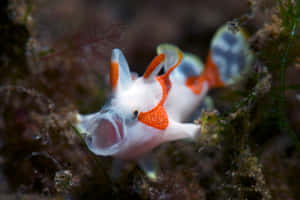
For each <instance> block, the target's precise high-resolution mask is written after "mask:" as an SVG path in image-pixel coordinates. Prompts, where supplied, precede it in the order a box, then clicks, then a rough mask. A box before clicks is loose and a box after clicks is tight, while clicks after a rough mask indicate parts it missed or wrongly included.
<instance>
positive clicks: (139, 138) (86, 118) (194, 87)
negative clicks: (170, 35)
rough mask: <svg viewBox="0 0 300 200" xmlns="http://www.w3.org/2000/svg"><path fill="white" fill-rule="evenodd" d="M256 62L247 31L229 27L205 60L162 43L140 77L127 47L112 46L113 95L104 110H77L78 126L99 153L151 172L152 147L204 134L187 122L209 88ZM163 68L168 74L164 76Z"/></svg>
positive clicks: (220, 32) (233, 79) (237, 75)
mask: <svg viewBox="0 0 300 200" xmlns="http://www.w3.org/2000/svg"><path fill="white" fill-rule="evenodd" d="M252 60H253V56H252V52H251V50H250V48H249V45H248V42H247V37H246V35H245V34H244V32H243V31H242V30H241V29H239V30H238V31H236V32H232V31H231V30H230V29H229V27H228V26H226V25H225V26H223V27H221V28H220V29H219V30H218V31H217V33H216V34H215V36H214V37H213V40H212V42H211V47H210V51H209V52H208V56H207V60H206V63H205V64H203V63H202V62H201V60H200V59H199V58H197V57H196V56H195V55H192V54H189V53H185V52H182V51H181V50H180V49H179V48H178V47H176V46H174V45H170V44H161V45H159V46H158V47H157V56H156V57H155V58H154V59H153V60H152V62H151V63H150V64H149V66H148V68H147V69H146V71H145V73H144V74H143V76H141V77H138V76H136V75H133V74H132V73H131V72H130V69H129V66H128V63H127V61H126V59H125V57H124V55H123V53H122V51H121V50H120V49H113V51H112V57H111V63H110V83H111V89H112V96H111V97H110V98H109V99H108V100H107V102H106V104H105V105H104V106H103V107H102V108H101V109H100V111H98V112H96V113H93V114H88V115H80V114H78V123H77V124H76V127H77V128H78V130H79V132H80V133H81V134H82V135H83V136H84V138H85V142H86V144H87V146H88V148H89V149H90V150H91V151H92V152H93V153H95V154H96V155H100V156H114V157H116V158H119V159H122V160H136V161H138V162H140V163H141V166H142V167H143V168H144V169H146V171H147V170H148V169H147V168H149V167H148V166H146V167H145V165H143V162H144V157H145V156H146V155H147V154H148V153H149V152H150V151H151V150H152V149H153V148H155V147H157V146H158V145H160V144H163V143H165V142H169V141H174V140H179V139H184V138H195V137H201V131H200V125H199V124H194V123H184V121H185V120H186V119H187V118H188V117H189V116H190V115H191V114H192V113H193V112H194V111H195V110H196V109H197V108H198V107H199V105H200V103H201V100H202V99H203V98H204V97H205V96H206V94H207V92H208V91H209V90H210V89H212V88H217V87H224V86H228V85H230V84H233V83H235V82H236V81H238V80H239V79H240V78H241V77H242V75H243V74H244V73H246V72H247V71H249V68H250V66H251V62H252ZM162 69H163V71H164V73H163V74H160V75H159V72H160V71H161V70H162ZM148 171H149V170H148ZM150 171H151V170H150Z"/></svg>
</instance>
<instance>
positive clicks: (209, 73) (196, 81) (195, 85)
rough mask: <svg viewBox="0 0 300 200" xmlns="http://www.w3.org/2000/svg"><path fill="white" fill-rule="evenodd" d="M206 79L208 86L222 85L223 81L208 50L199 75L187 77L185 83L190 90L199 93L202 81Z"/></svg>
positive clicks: (223, 84)
mask: <svg viewBox="0 0 300 200" xmlns="http://www.w3.org/2000/svg"><path fill="white" fill-rule="evenodd" d="M205 81H207V82H208V86H209V88H217V87H224V86H225V83H224V82H223V81H222V80H221V78H220V74H219V70H218V68H217V66H216V65H215V64H214V62H213V60H212V58H211V53H210V52H209V54H208V57H207V61H206V64H205V69H204V71H203V73H202V74H201V75H199V76H192V77H189V78H187V80H186V82H185V84H186V86H187V87H188V88H190V89H191V90H192V92H193V93H194V94H200V93H201V91H202V88H203V83H204V82H205Z"/></svg>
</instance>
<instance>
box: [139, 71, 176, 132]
mask: <svg viewBox="0 0 300 200" xmlns="http://www.w3.org/2000/svg"><path fill="white" fill-rule="evenodd" d="M156 79H157V81H158V82H159V84H160V86H161V88H162V98H161V100H160V102H159V103H158V104H157V106H155V107H154V108H153V109H151V110H150V111H147V112H141V113H140V114H139V116H138V120H139V121H140V122H142V123H144V124H146V125H148V126H152V127H153V128H157V129H160V130H165V129H166V128H167V127H168V124H169V118H168V114H167V111H166V110H165V108H164V106H163V104H164V102H165V101H166V99H167V96H168V92H169V90H170V88H171V81H170V79H169V78H168V76H165V75H162V76H159V77H157V78H156Z"/></svg>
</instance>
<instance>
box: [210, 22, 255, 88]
mask: <svg viewBox="0 0 300 200" xmlns="http://www.w3.org/2000/svg"><path fill="white" fill-rule="evenodd" d="M210 55H211V59H212V62H213V63H214V64H215V66H216V67H217V68H218V71H219V76H220V79H221V81H223V82H224V83H225V84H226V85H228V84H233V83H235V82H237V81H239V80H240V79H241V78H242V76H243V75H244V74H245V73H247V72H248V71H249V69H250V66H251V64H252V61H253V53H252V51H251V50H250V48H249V44H248V41H247V35H246V33H245V32H244V31H243V30H242V29H241V28H238V31H236V32H232V30H230V29H229V26H228V25H224V26H222V27H221V28H220V29H219V30H218V31H217V33H216V34H215V36H214V38H213V40H212V43H211V49H210Z"/></svg>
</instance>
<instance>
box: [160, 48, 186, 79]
mask: <svg viewBox="0 0 300 200" xmlns="http://www.w3.org/2000/svg"><path fill="white" fill-rule="evenodd" d="M178 56H179V58H178V61H177V63H176V64H175V65H174V66H172V67H171V68H170V69H169V70H168V71H167V72H166V73H165V74H164V75H165V76H169V75H170V73H171V72H172V71H173V70H174V69H175V68H176V67H178V65H179V64H180V63H181V61H182V58H183V55H182V53H181V52H180V51H179V52H178Z"/></svg>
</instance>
